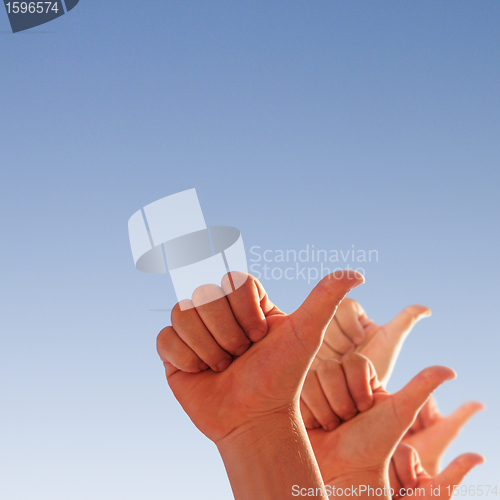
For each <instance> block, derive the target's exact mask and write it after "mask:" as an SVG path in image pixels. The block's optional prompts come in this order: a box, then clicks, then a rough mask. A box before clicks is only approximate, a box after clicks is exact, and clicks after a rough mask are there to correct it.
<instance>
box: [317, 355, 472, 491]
mask: <svg viewBox="0 0 500 500" xmlns="http://www.w3.org/2000/svg"><path fill="white" fill-rule="evenodd" d="M317 373H318V378H319V383H320V384H321V386H322V387H328V388H330V391H325V397H327V398H328V400H329V401H331V406H332V408H339V407H343V408H344V411H349V412H351V411H352V410H351V407H353V408H354V412H355V415H354V416H353V417H351V418H349V420H348V421H345V422H343V423H342V425H339V426H338V427H337V428H336V429H335V430H334V431H333V432H328V431H325V430H324V429H322V428H319V429H316V430H309V438H310V441H311V444H312V446H313V449H314V453H315V455H316V458H317V460H318V464H319V467H320V469H321V473H322V476H323V479H324V481H325V483H326V484H335V485H336V486H339V484H341V483H348V481H346V479H345V476H347V477H349V478H357V477H360V476H364V474H365V473H366V472H368V471H371V472H375V475H377V474H378V476H379V477H385V475H386V473H387V472H389V478H390V486H391V487H392V488H394V489H395V490H397V491H399V488H400V487H402V486H401V484H402V485H403V486H404V487H406V488H409V487H414V486H411V484H413V483H411V484H410V483H409V480H406V478H407V477H412V476H411V474H410V473H407V474H406V476H405V475H404V471H405V468H404V465H405V463H404V461H403V458H405V457H407V455H405V454H404V453H405V452H406V453H407V450H408V449H411V450H413V448H411V447H410V446H408V445H406V444H399V445H398V443H399V442H400V440H401V438H402V437H403V436H404V435H405V434H407V432H408V429H409V428H410V426H412V424H413V422H414V420H415V417H416V416H417V414H419V412H420V408H421V407H422V406H423V405H426V404H427V403H426V401H427V400H428V398H429V396H430V394H431V392H432V391H433V390H434V389H435V388H437V387H438V385H439V384H440V383H442V382H443V381H444V380H447V379H450V378H453V377H454V372H453V371H452V370H450V369H449V368H443V367H432V368H428V369H427V370H424V371H423V372H421V373H420V374H419V375H417V377H415V378H414V379H413V380H412V381H411V382H410V383H409V384H408V385H407V386H406V387H405V388H403V390H402V391H400V392H398V393H396V394H394V395H390V394H389V393H387V391H385V389H384V388H383V387H382V385H381V384H380V382H379V381H378V379H377V376H376V373H375V369H374V367H373V364H372V363H371V362H370V361H369V360H368V359H367V358H366V357H364V356H362V355H360V354H358V353H352V352H351V353H348V354H346V355H344V356H343V358H342V360H341V361H337V360H324V361H322V362H321V363H320V365H319V366H318V370H317ZM332 394H335V396H334V401H332V399H331V398H332ZM424 413H425V412H424ZM391 445H393V447H394V448H392V449H391ZM415 454H416V452H415ZM417 456H418V455H417ZM384 457H385V459H387V460H390V468H389V469H388V468H387V465H388V464H387V463H386V462H385V461H384ZM478 457H479V458H478ZM481 462H482V458H481V457H480V456H479V455H475V454H467V455H463V456H462V457H458V459H456V460H455V461H454V462H453V464H452V465H451V466H449V467H448V468H447V469H446V470H445V471H444V472H443V473H442V474H440V475H439V476H437V477H436V478H435V479H436V480H439V482H436V481H434V483H432V484H434V485H439V484H442V485H443V486H453V485H457V484H460V482H461V481H462V480H463V477H464V475H465V474H466V473H467V472H468V471H469V470H470V469H471V468H472V467H473V466H475V465H477V464H478V463H481ZM414 463H416V462H414ZM418 463H419V464H420V460H418ZM401 464H403V465H401ZM419 466H420V467H421V465H419ZM396 469H397V473H396ZM415 470H417V469H415ZM401 471H403V472H401ZM401 474H403V475H401ZM415 474H416V473H415ZM418 474H419V477H421V478H422V484H424V485H426V484H427V483H426V482H425V481H424V479H425V480H427V479H429V478H431V479H432V477H431V476H429V475H423V473H421V471H420V470H418ZM350 480H351V481H353V479H350ZM400 480H401V481H400ZM446 481H452V482H448V483H447V482H446ZM453 481H454V482H453ZM400 483H401V484H400ZM359 484H365V483H359ZM382 484H383V481H382ZM416 484H419V483H416V482H414V485H416ZM429 484H431V482H429Z"/></svg>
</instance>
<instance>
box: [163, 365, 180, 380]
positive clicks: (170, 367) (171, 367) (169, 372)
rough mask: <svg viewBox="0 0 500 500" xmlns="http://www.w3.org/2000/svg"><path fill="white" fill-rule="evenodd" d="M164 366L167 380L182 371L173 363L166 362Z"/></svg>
mask: <svg viewBox="0 0 500 500" xmlns="http://www.w3.org/2000/svg"><path fill="white" fill-rule="evenodd" d="M163 366H164V367H165V375H166V376H167V380H168V378H169V377H171V376H172V375H173V374H174V373H176V372H178V371H180V370H179V369H178V368H176V367H175V366H174V365H173V364H172V363H169V362H168V361H164V362H163Z"/></svg>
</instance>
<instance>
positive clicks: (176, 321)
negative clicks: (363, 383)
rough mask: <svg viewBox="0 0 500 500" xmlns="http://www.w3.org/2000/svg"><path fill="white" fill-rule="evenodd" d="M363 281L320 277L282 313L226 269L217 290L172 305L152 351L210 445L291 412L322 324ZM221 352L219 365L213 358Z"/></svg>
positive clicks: (344, 275) (352, 275)
mask: <svg viewBox="0 0 500 500" xmlns="http://www.w3.org/2000/svg"><path fill="white" fill-rule="evenodd" d="M231 281H232V282H233V283H231ZM363 281H364V280H363V277H362V276H361V275H360V274H359V273H356V272H354V271H341V272H337V273H333V274H331V275H328V276H326V277H325V278H323V280H322V281H321V282H320V283H318V285H317V286H316V287H315V288H314V289H313V291H312V292H311V293H310V295H309V296H308V297H307V298H306V300H305V301H304V303H303V304H302V305H301V306H300V307H299V308H298V309H297V310H296V311H295V312H293V313H292V314H289V315H287V314H285V313H283V312H281V311H280V310H279V309H278V308H277V307H276V306H275V305H274V304H273V303H272V302H271V301H270V300H269V298H268V296H267V294H266V292H265V290H264V289H263V287H262V285H261V284H260V283H259V281H258V280H256V279H255V278H253V277H252V276H249V275H246V274H243V273H234V272H233V273H229V275H226V277H225V278H224V280H223V282H222V284H221V287H219V286H216V285H205V286H203V287H200V288H198V289H197V290H196V291H195V293H194V294H193V297H192V304H186V305H189V306H194V307H191V308H187V309H186V308H185V307H183V310H181V308H180V307H179V306H176V307H175V308H174V309H173V311H172V325H173V326H170V327H167V328H164V329H163V330H162V331H161V332H160V334H159V335H158V339H157V347H158V353H159V355H160V358H161V359H162V361H163V362H164V366H165V369H166V375H167V379H168V383H169V385H170V387H171V389H172V391H173V393H174V395H175V397H176V398H177V400H178V401H179V402H180V404H181V405H182V407H183V408H184V410H185V411H186V413H187V414H188V415H189V417H190V418H191V420H192V421H193V422H194V424H195V425H196V426H197V427H198V428H199V429H200V430H201V431H202V432H203V433H204V434H205V435H206V436H207V437H208V438H210V439H211V440H212V441H214V442H216V443H217V442H219V441H220V440H222V439H223V438H224V437H225V436H228V435H229V434H231V433H234V432H235V431H236V430H237V429H241V428H242V427H243V426H245V425H247V424H252V423H253V422H258V421H259V420H260V419H264V418H266V417H267V416H269V415H271V414H273V413H287V412H288V413H290V412H291V413H297V414H299V409H298V407H299V404H298V403H299V394H300V390H301V387H302V383H303V380H304V378H305V374H306V372H307V370H308V369H309V366H310V364H311V362H312V360H313V359H314V356H315V354H316V352H317V350H318V349H319V347H320V345H321V343H322V341H323V336H324V332H325V330H326V327H327V326H328V324H329V323H330V321H331V319H332V317H333V315H334V314H335V311H336V309H337V306H338V305H339V303H340V302H341V301H342V299H343V298H344V296H345V295H346V293H348V292H349V290H351V289H352V288H354V287H355V286H357V285H359V284H361V283H362V282H363ZM236 282H237V283H236ZM234 285H238V286H234ZM231 290H233V291H231ZM223 291H225V292H226V295H225V294H224V293H223ZM252 341H255V342H253V343H252ZM240 351H241V352H240ZM228 352H232V356H230V357H225V358H224V359H226V361H225V363H226V364H225V366H224V364H223V363H221V362H220V360H219V358H220V357H221V356H226V355H227V356H229V355H228V354H227V353H228ZM238 354H239V356H238ZM209 367H212V368H209ZM226 367H227V368H226Z"/></svg>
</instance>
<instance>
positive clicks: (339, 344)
mask: <svg viewBox="0 0 500 500" xmlns="http://www.w3.org/2000/svg"><path fill="white" fill-rule="evenodd" d="M344 300H345V299H344ZM342 302H343V301H342ZM339 309H340V306H339ZM337 314H338V311H337V312H336V313H335V317H334V318H333V319H332V320H331V321H330V324H329V325H328V327H327V328H326V332H325V338H324V340H323V344H322V346H323V345H325V344H326V346H327V347H329V348H330V349H331V350H332V351H333V352H334V353H335V354H336V355H340V356H341V357H342V356H343V355H344V354H346V353H348V352H350V351H353V350H354V348H355V345H354V344H353V342H352V341H351V339H350V338H349V337H347V335H346V334H345V333H344V332H343V331H342V330H341V328H340V326H339V324H338V322H337Z"/></svg>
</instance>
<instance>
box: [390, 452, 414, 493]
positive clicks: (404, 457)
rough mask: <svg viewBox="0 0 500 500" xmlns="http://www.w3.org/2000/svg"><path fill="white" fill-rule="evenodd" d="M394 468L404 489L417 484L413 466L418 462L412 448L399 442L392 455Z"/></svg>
mask: <svg viewBox="0 0 500 500" xmlns="http://www.w3.org/2000/svg"><path fill="white" fill-rule="evenodd" d="M392 460H393V463H394V468H395V470H396V474H397V476H398V479H399V481H400V482H401V485H402V487H403V488H405V489H407V490H408V489H413V488H415V487H416V486H417V483H418V481H417V475H416V473H415V466H416V464H417V463H418V455H417V452H416V451H415V449H414V448H412V447H411V446H409V445H407V444H403V443H400V444H399V445H398V447H397V448H396V451H395V452H394V455H393V457H392Z"/></svg>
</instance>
